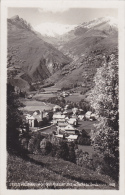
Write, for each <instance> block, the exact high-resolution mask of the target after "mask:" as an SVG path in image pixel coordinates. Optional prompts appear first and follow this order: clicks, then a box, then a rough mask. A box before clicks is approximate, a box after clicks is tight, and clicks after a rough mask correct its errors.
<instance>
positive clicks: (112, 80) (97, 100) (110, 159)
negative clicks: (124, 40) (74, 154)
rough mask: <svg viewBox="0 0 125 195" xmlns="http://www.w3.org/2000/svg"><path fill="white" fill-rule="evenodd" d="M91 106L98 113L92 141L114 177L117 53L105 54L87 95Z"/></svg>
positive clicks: (116, 148) (117, 159)
mask: <svg viewBox="0 0 125 195" xmlns="http://www.w3.org/2000/svg"><path fill="white" fill-rule="evenodd" d="M89 99H90V103H91V106H92V107H93V108H94V109H95V112H96V114H97V115H99V116H100V117H99V123H98V124H97V125H96V128H97V131H96V132H95V135H94V142H93V144H96V146H97V147H98V149H99V151H100V152H101V153H103V155H104V160H105V162H106V163H107V166H109V167H110V170H112V171H113V172H114V177H115V179H118V173H119V123H118V119H119V113H118V57H117V53H115V54H111V55H109V56H105V58H104V63H103V66H102V67H101V68H98V70H97V73H96V75H95V87H94V88H93V89H92V91H91V93H90V95H89Z"/></svg>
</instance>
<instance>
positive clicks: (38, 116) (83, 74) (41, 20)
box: [1, 1, 124, 194]
mask: <svg viewBox="0 0 125 195" xmlns="http://www.w3.org/2000/svg"><path fill="white" fill-rule="evenodd" d="M61 3H62V5H61ZM72 3H73V2H71V1H70V4H67V6H66V3H64V4H63V1H61V2H60V4H59V6H58V4H57V5H55V4H53V6H52V5H51V4H48V5H47V4H46V5H47V6H44V5H43V6H42V4H41V5H40V4H38V5H37V3H36V6H32V1H31V5H30V4H28V5H27V6H24V5H23V6H20V5H19V6H18V3H17V4H16V5H14V6H13V4H12V5H11V6H8V7H7V8H6V26H5V28H6V33H5V35H6V62H5V67H6V71H5V73H6V75H2V77H6V83H5V85H6V98H5V99H6V105H5V108H6V124H5V125H6V129H5V131H6V189H7V190H20V191H21V190H24V191H25V190H64V189H65V190H69V189H70V190H84V191H85V190H86V191H87V190H92V191H93V192H94V191H95V190H104V191H107V192H109V191H112V190H113V191H114V192H115V191H119V190H120V180H122V182H123V179H124V178H123V179H120V178H122V176H121V174H120V168H121V167H120V166H121V163H120V162H123V160H120V152H121V154H123V151H124V150H120V147H123V141H124V140H122V137H124V132H123V131H124V126H123V128H122V125H123V124H122V122H124V120H123V115H120V112H119V110H120V108H119V105H121V104H120V97H119V94H120V92H119V90H120V85H119V82H120V81H119V80H120V76H119V75H120V74H119V72H121V73H122V71H120V68H119V67H120V66H121V67H122V65H123V64H122V65H121V64H120V65H119V63H120V59H119V55H121V54H120V49H119V40H120V38H121V37H120V35H119V34H120V32H121V31H120V27H119V26H120V25H119V14H120V13H119V12H120V11H119V7H117V6H115V5H114V6H113V3H112V6H110V5H109V7H108V6H97V7H96V6H91V5H92V4H91V3H90V4H89V5H90V6H84V3H82V4H81V6H80V3H79V4H78V6H77V5H76V4H75V5H74V4H72ZM54 5H55V6H54ZM64 5H65V6H64ZM73 5H74V6H73ZM93 5H94V2H93ZM98 5H99V4H98ZM123 66H124V65H123ZM1 67H2V66H1ZM123 70H124V69H123ZM123 74H124V71H123ZM122 76H124V75H121V78H122ZM123 82H124V79H123ZM123 86H124V83H123ZM122 92H123V91H122ZM123 93H124V92H123ZM123 103H124V102H123ZM123 105H124V104H123ZM120 116H121V119H120ZM120 121H121V124H120ZM122 132H123V134H122ZM120 133H121V134H120ZM120 135H123V136H120ZM120 137H121V139H120ZM120 141H121V142H120ZM27 192H28V191H27ZM98 193H99V191H98ZM121 194H122V193H121Z"/></svg>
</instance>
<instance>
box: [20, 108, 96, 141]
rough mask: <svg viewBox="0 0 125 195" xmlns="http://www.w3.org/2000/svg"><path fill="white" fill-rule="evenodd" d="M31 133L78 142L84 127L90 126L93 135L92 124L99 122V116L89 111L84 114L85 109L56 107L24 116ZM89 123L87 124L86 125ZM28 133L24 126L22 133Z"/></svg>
mask: <svg viewBox="0 0 125 195" xmlns="http://www.w3.org/2000/svg"><path fill="white" fill-rule="evenodd" d="M24 116H25V121H26V124H27V125H28V131H29V132H38V131H40V132H44V133H53V134H54V135H55V136H56V137H57V138H59V139H64V138H65V139H67V141H69V142H70V141H76V140H77V139H78V137H79V136H80V135H82V134H83V131H84V126H85V125H86V124H88V122H87V121H89V124H88V128H89V126H90V129H89V136H90V134H91V133H92V131H93V130H92V129H91V126H92V125H91V123H92V124H93V122H94V121H96V120H97V118H98V116H97V115H95V114H94V113H92V112H91V111H87V112H86V113H85V114H84V111H83V109H78V108H76V107H74V108H72V109H71V108H70V106H69V105H66V106H65V107H64V108H62V107H60V106H59V105H55V106H54V107H53V108H52V109H51V110H43V111H41V110H35V111H34V112H32V114H28V113H26V114H24ZM86 122H87V123H86ZM22 130H23V131H26V126H23V128H22V129H21V131H22Z"/></svg>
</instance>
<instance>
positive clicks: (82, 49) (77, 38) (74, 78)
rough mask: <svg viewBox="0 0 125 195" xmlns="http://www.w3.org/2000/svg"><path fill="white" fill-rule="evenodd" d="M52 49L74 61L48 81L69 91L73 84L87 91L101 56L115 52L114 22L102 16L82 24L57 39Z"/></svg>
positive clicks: (116, 38) (116, 39)
mask: <svg viewBox="0 0 125 195" xmlns="http://www.w3.org/2000/svg"><path fill="white" fill-rule="evenodd" d="M55 46H56V47H57V48H58V49H59V50H60V51H62V52H63V53H64V54H65V55H67V56H69V57H71V58H72V59H73V61H72V62H71V63H70V64H69V65H67V66H65V67H64V68H62V70H61V71H58V74H56V75H53V76H51V77H50V78H49V80H53V82H54V81H55V82H56V85H57V86H59V87H65V88H66V86H67V88H68V87H69V88H72V87H73V86H74V85H75V86H78V87H80V86H81V88H82V89H83V88H84V89H85V88H86V89H89V88H91V87H92V86H93V77H94V75H95V73H96V70H97V68H98V67H100V66H102V60H103V56H104V55H105V54H106V53H107V54H110V53H113V52H114V53H115V52H116V50H117V47H118V27H117V21H115V19H114V18H112V17H103V18H97V19H94V20H92V21H90V22H84V23H82V24H80V25H78V26H77V27H75V28H74V29H73V30H71V31H69V32H68V33H66V34H64V35H62V36H60V37H58V42H57V43H55ZM83 86H85V87H83ZM83 91H86V90H83Z"/></svg>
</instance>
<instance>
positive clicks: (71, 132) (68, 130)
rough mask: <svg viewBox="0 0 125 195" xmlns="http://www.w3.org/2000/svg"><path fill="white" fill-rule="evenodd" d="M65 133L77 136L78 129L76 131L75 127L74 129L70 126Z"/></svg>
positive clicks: (65, 129)
mask: <svg viewBox="0 0 125 195" xmlns="http://www.w3.org/2000/svg"><path fill="white" fill-rule="evenodd" d="M64 131H65V132H66V133H69V134H76V133H78V129H76V128H75V127H73V126H72V125H70V124H68V125H67V126H66V127H65V128H64Z"/></svg>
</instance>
